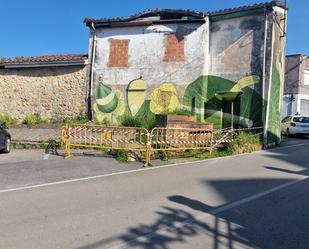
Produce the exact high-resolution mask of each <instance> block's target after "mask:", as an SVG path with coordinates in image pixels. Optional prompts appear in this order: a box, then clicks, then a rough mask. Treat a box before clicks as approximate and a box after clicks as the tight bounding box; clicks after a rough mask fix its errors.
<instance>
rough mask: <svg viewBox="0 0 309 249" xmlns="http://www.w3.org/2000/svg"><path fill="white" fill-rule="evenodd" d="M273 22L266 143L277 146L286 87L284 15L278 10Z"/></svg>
mask: <svg viewBox="0 0 309 249" xmlns="http://www.w3.org/2000/svg"><path fill="white" fill-rule="evenodd" d="M274 18H276V19H277V20H276V21H275V22H273V39H274V41H273V50H272V57H273V60H272V66H271V77H270V86H269V88H270V89H269V95H268V101H267V113H266V131H265V133H266V143H267V144H269V145H271V144H276V143H279V142H280V139H281V108H282V99H283V86H284V68H285V65H284V62H285V60H284V58H285V34H284V33H283V31H282V30H285V27H284V24H285V23H284V13H283V12H282V11H280V10H278V12H277V15H276V16H275V17H274Z"/></svg>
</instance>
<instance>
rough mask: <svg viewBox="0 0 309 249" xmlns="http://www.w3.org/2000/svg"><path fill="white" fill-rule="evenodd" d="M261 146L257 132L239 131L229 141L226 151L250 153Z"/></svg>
mask: <svg viewBox="0 0 309 249" xmlns="http://www.w3.org/2000/svg"><path fill="white" fill-rule="evenodd" d="M259 148H261V145H260V136H259V134H253V133H246V132H240V133H239V134H238V135H237V136H236V138H235V139H234V140H233V141H232V142H231V143H229V145H228V148H227V149H228V151H230V152H231V153H232V154H240V153H250V152H253V151H256V150H257V149H259Z"/></svg>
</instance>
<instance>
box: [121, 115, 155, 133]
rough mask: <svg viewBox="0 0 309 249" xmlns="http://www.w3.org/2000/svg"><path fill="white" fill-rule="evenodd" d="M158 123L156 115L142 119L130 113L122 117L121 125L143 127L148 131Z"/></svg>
mask: <svg viewBox="0 0 309 249" xmlns="http://www.w3.org/2000/svg"><path fill="white" fill-rule="evenodd" d="M155 124H156V120H155V117H154V116H150V117H147V118H145V119H142V118H140V117H132V116H129V115H125V116H124V117H123V118H122V121H121V125H122V126H126V127H142V128H145V129H146V130H148V131H151V130H152V129H153V128H154V127H155Z"/></svg>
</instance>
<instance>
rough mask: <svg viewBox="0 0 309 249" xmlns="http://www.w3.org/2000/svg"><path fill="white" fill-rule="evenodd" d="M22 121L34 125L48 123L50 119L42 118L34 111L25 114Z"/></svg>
mask: <svg viewBox="0 0 309 249" xmlns="http://www.w3.org/2000/svg"><path fill="white" fill-rule="evenodd" d="M23 123H24V124H28V125H36V124H50V123H51V121H50V120H49V119H47V118H42V117H41V115H40V114H39V113H34V114H28V115H26V117H25V119H24V121H23Z"/></svg>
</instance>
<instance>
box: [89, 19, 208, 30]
mask: <svg viewBox="0 0 309 249" xmlns="http://www.w3.org/2000/svg"><path fill="white" fill-rule="evenodd" d="M204 22H205V19H202V18H201V19H188V20H184V19H178V20H177V19H171V20H155V21H136V22H132V21H131V22H127V21H115V22H104V21H91V22H87V23H86V25H87V26H88V27H91V24H92V23H93V25H94V27H95V28H98V27H99V28H107V27H134V26H149V25H153V24H171V23H204Z"/></svg>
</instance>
